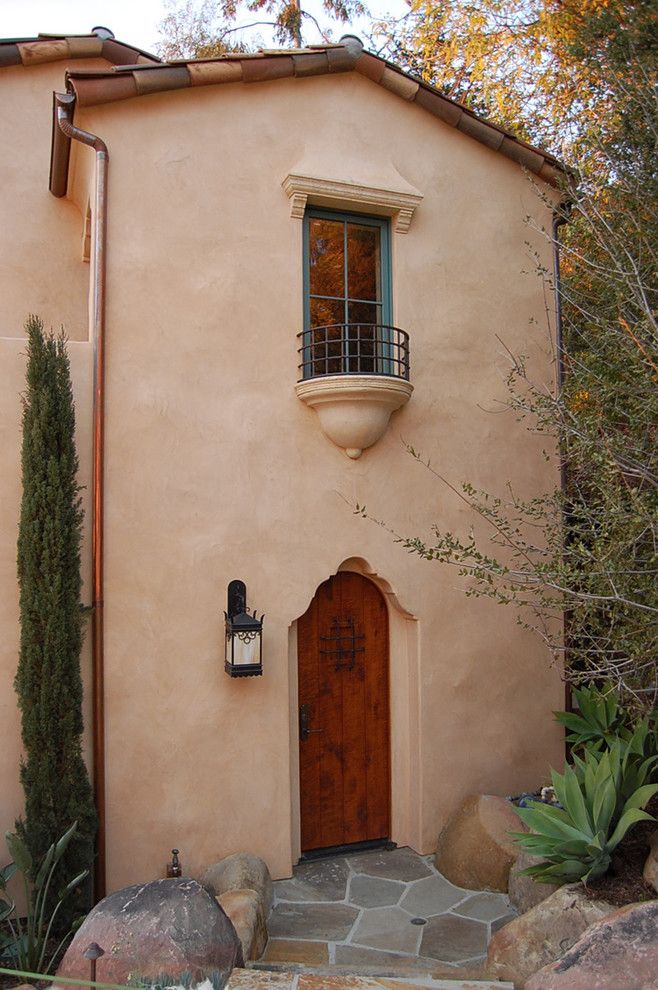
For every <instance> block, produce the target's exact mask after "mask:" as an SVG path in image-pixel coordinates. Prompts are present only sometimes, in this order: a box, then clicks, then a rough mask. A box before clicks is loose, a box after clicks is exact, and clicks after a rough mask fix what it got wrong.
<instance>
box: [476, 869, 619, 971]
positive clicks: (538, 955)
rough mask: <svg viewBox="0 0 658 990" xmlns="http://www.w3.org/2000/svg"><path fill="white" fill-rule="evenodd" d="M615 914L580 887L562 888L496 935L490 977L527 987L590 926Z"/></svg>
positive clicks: (489, 959) (491, 948) (489, 956)
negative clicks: (528, 980) (526, 982)
mask: <svg viewBox="0 0 658 990" xmlns="http://www.w3.org/2000/svg"><path fill="white" fill-rule="evenodd" d="M614 910H615V909H614V907H613V906H612V905H611V904H608V903H606V902H605V901H591V900H589V898H588V897H586V895H585V893H584V891H583V888H582V886H581V885H580V884H573V885H570V886H566V887H560V888H559V890H557V891H556V892H555V893H554V894H551V896H550V897H548V898H547V899H546V900H545V901H542V902H541V904H537V905H536V906H535V907H533V908H531V909H530V910H529V911H527V912H526V914H522V915H521V916H520V917H518V918H515V919H514V920H513V921H510V922H509V924H507V925H505V927H504V928H501V929H499V930H498V931H497V932H496V933H495V935H494V936H493V938H492V939H491V942H490V943H489V951H488V953H487V963H486V972H487V976H489V977H495V978H496V979H498V980H509V981H510V982H512V983H513V984H514V986H515V987H518V988H521V987H523V986H524V984H525V981H526V980H527V979H529V977H531V976H532V975H533V974H534V973H536V972H537V970H539V969H542V967H543V966H547V965H548V964H549V963H552V962H554V961H555V960H556V959H559V958H560V956H562V955H563V954H564V953H565V952H566V951H567V949H570V948H571V946H572V945H573V944H574V942H575V941H576V940H577V939H578V938H580V936H581V935H582V933H583V932H584V931H585V929H586V928H587V927H588V926H589V925H591V924H592V923H593V922H594V921H599V920H600V919H601V918H604V917H605V916H606V915H608V914H611V913H612V912H613V911H614Z"/></svg>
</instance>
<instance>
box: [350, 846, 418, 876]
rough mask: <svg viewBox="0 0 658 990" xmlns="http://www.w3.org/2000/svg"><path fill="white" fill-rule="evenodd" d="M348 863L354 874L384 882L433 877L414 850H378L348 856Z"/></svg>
mask: <svg viewBox="0 0 658 990" xmlns="http://www.w3.org/2000/svg"><path fill="white" fill-rule="evenodd" d="M347 862H348V863H349V865H350V867H351V869H352V870H353V871H354V873H365V874H367V875H368V876H371V877H382V878H383V879H384V880H403V881H405V883H409V882H411V881H413V880H420V879H421V878H422V877H429V876H431V873H432V871H431V869H430V867H429V866H428V865H427V863H425V861H424V860H423V858H422V857H421V856H419V855H418V853H415V852H414V851H413V849H407V848H404V849H378V850H376V851H374V852H367V853H360V854H358V855H356V856H348V858H347Z"/></svg>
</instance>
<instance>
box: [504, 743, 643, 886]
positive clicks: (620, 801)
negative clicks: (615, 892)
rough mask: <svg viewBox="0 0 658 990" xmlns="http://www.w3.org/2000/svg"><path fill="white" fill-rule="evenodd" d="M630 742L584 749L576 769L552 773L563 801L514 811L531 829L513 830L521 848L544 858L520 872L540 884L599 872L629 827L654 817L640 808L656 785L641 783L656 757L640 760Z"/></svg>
mask: <svg viewBox="0 0 658 990" xmlns="http://www.w3.org/2000/svg"><path fill="white" fill-rule="evenodd" d="M634 757H636V754H633V753H632V752H631V750H630V746H629V744H626V745H625V746H624V747H623V748H622V744H621V743H619V742H616V743H614V744H613V745H612V747H611V748H610V750H607V751H605V752H602V753H600V752H597V751H595V750H585V753H584V756H583V757H582V758H578V759H577V763H576V766H575V768H573V769H572V768H571V767H570V766H568V765H567V766H566V767H565V770H564V774H559V773H557V771H555V770H553V771H551V777H552V780H553V787H554V788H555V793H556V794H557V797H558V800H559V802H560V804H561V805H562V807H561V808H557V807H555V806H553V805H547V804H540V803H539V802H531V804H530V806H529V807H526V808H517V809H516V812H517V814H518V816H519V818H521V820H522V821H523V822H524V824H526V825H527V826H528V827H529V828H530V829H531V831H530V832H514V833H512V835H513V837H514V838H515V839H516V841H517V842H518V843H519V844H520V845H521V846H523V848H524V849H525V851H526V852H528V853H531V854H532V855H533V856H539V857H540V858H541V859H543V860H544V861H545V862H543V863H539V864H537V865H536V866H530V867H528V868H527V869H525V870H522V871H521V873H522V874H523V875H525V876H530V877H533V878H534V879H535V880H537V881H538V882H539V883H558V884H562V883H574V882H575V881H577V880H582V881H584V882H587V881H588V880H590V879H594V878H595V877H599V876H602V875H603V874H604V873H605V872H606V871H607V869H608V867H609V866H610V862H611V858H612V853H613V851H614V849H615V848H616V847H617V846H618V845H619V843H620V842H621V840H622V839H623V838H624V836H625V835H626V833H627V832H628V830H629V828H631V826H632V825H635V824H636V823H637V822H641V821H654V819H653V817H652V816H651V815H649V814H648V813H647V812H646V811H644V808H645V807H646V805H647V803H648V802H649V801H650V800H651V798H652V797H653V795H654V794H656V793H658V784H646V783H644V780H646V779H647V776H648V774H649V773H650V771H651V769H652V766H653V763H654V762H655V757H650V758H649V759H648V760H644V761H642V762H641V763H640V762H638V760H637V758H634Z"/></svg>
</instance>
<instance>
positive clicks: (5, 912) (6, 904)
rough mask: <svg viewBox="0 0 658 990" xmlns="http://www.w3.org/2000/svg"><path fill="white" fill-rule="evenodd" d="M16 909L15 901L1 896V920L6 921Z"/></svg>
mask: <svg viewBox="0 0 658 990" xmlns="http://www.w3.org/2000/svg"><path fill="white" fill-rule="evenodd" d="M13 910H14V903H13V901H5V900H4V898H2V897H0V921H4V920H5V918H8V917H9V915H10V914H11V913H12V911H13Z"/></svg>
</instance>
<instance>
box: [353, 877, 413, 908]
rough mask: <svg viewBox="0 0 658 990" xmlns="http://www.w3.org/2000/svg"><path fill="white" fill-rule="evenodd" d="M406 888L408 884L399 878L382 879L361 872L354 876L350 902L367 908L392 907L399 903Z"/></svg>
mask: <svg viewBox="0 0 658 990" xmlns="http://www.w3.org/2000/svg"><path fill="white" fill-rule="evenodd" d="M406 890H407V884H406V883H401V882H400V881H399V880H382V879H381V878H379V877H369V876H364V875H361V874H359V875H357V876H355V877H352V881H351V883H350V894H349V903H350V904H356V905H357V906H358V907H365V908H370V907H391V906H392V905H393V904H397V903H398V901H399V900H400V898H401V897H402V895H403V894H404V893H405V892H406Z"/></svg>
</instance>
